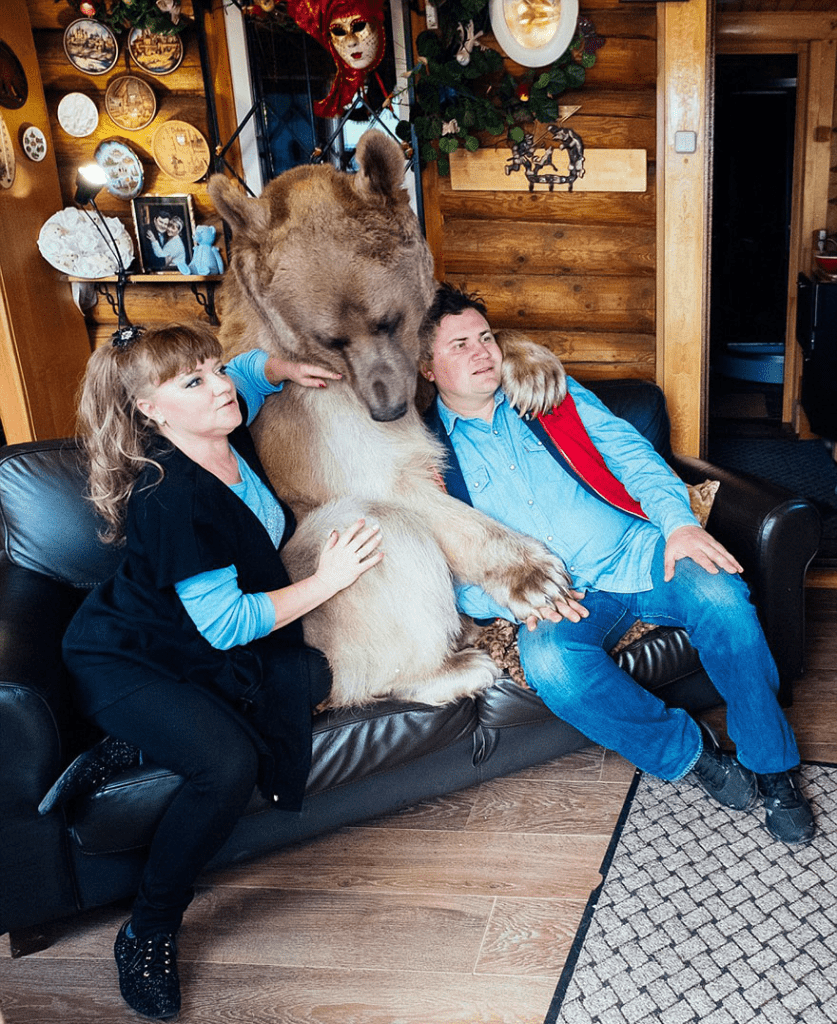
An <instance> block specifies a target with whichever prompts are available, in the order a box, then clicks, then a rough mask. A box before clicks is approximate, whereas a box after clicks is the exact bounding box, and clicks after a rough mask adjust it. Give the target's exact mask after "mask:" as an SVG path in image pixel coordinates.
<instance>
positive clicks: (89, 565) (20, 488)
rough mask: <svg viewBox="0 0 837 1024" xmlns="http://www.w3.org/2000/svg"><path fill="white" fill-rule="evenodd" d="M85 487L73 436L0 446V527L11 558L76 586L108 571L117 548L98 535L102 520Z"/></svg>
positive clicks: (113, 565) (116, 561)
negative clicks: (101, 539)
mask: <svg viewBox="0 0 837 1024" xmlns="http://www.w3.org/2000/svg"><path fill="white" fill-rule="evenodd" d="M85 491H86V478H85V471H84V468H83V465H82V463H81V460H80V452H79V448H78V445H77V443H76V442H75V441H74V440H57V441H33V442H31V443H28V444H14V445H7V446H6V447H4V448H0V528H2V531H3V549H4V551H5V554H6V556H7V557H8V558H9V559H10V561H12V562H14V563H15V564H16V565H19V566H22V567H23V568H26V569H32V570H33V571H35V572H40V573H43V574H44V575H46V576H52V577H53V578H55V579H59V580H62V581H63V582H65V583H69V584H71V585H72V586H75V587H86V588H89V587H92V586H94V585H95V584H96V583H100V582H101V581H102V580H104V579H107V577H108V576H110V575H112V573H113V572H114V570H115V569H116V567H117V565H118V564H119V561H120V559H121V557H122V556H121V552H120V549H119V548H114V547H113V546H112V545H108V544H103V543H102V542H101V541H100V540H99V539H98V536H97V532H98V530H99V527H100V525H101V523H100V520H99V519H98V518H97V516H96V513H95V512H94V510H93V506H92V505H91V504H90V503H89V502H88V501H87V500H86V499H85V497H84V494H85Z"/></svg>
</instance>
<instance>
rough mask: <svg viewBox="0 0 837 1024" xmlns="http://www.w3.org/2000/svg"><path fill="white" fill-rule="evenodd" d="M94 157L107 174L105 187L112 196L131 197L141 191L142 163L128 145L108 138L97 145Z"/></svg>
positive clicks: (119, 197) (118, 197)
mask: <svg viewBox="0 0 837 1024" xmlns="http://www.w3.org/2000/svg"><path fill="white" fill-rule="evenodd" d="M94 157H95V160H96V163H97V164H98V165H99V166H100V167H101V168H102V170H103V171H104V172H105V174H107V176H108V180H107V181H106V182H105V188H106V189H107V190H108V192H110V194H111V195H112V196H116V198H117V199H133V198H134V196H138V195H139V194H140V192H142V182H143V173H142V163H141V162H140V158H139V157H138V156H137V154H136V153H135V152H134V151H133V150H132V149H131V148H130V146H127V145H126V144H125V143H124V142H121V141H120V140H119V139H108V140H107V141H106V142H103V143H101V145H99V146H98V147H97V149H96V152H95V154H94Z"/></svg>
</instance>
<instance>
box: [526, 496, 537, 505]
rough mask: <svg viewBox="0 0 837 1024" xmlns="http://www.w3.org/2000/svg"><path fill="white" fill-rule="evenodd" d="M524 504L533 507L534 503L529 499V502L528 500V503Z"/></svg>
mask: <svg viewBox="0 0 837 1024" xmlns="http://www.w3.org/2000/svg"><path fill="white" fill-rule="evenodd" d="M526 504H527V505H534V504H535V503H534V501H532V499H531V498H530V499H529V500H528V501H527V502H526Z"/></svg>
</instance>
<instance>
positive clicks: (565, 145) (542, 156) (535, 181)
mask: <svg viewBox="0 0 837 1024" xmlns="http://www.w3.org/2000/svg"><path fill="white" fill-rule="evenodd" d="M547 131H548V132H549V134H550V135H551V136H552V138H553V139H554V140H555V141H556V142H557V143H558V145H557V146H551V145H547V146H543V147H541V148H539V147H538V146H537V145H536V143H535V136H534V134H533V133H532V132H526V134H525V135H524V137H523V139H522V141H521V142H515V143H512V148H511V150H512V155H511V156H510V157H509V158H508V159H507V161H506V167H505V170H506V174H516V173H517V172H518V171H521V170H522V171H523V174H524V176H525V177H526V180H527V181H528V182H529V191H530V192H534V190H535V185H547V186H548V187H549V191H550V192H552V190H553V189H554V188H555V186H556V185H568V186H569V187H568V189H567V191H569V192H572V190H573V183H574V182H575V181H576V179H577V178H583V177H584V143H583V142H582V140H581V136H580V135H578V133H577V132H574V131H573V130H572V129H571V128H560V127H559V126H558V125H557V124H551V125H548V126H547ZM556 149H558V150H566V152H567V156H568V158H569V167H568V170H567V173H566V174H563V173H561V172H560V171H559V170H558V168H557V167H556V166H555V164H554V163H553V157H554V155H555V150H556ZM547 168H552V170H551V171H548V170H547Z"/></svg>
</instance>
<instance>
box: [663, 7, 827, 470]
mask: <svg viewBox="0 0 837 1024" xmlns="http://www.w3.org/2000/svg"><path fill="white" fill-rule="evenodd" d="M714 6H715V5H714V0H692V2H691V3H689V4H659V5H658V7H657V106H658V111H657V132H658V144H657V195H658V200H657V381H658V383H659V384H660V386H661V387H662V388H663V390H664V391H665V393H666V397H667V399H668V403H669V410H670V413H671V419H672V443H673V444H674V446H675V448H676V450H677V451H680V452H683V453H684V454H688V455H703V454H705V451H706V440H707V426H708V376H709V329H708V328H709V314H710V310H709V279H710V274H709V259H710V243H711V232H710V223H711V220H710V218H711V181H712V175H711V160H712V126H713V114H714V58H715V53H716V51H717V52H721V53H770V52H772V53H782V52H784V53H788V52H792V53H797V54H798V55H799V74H798V83H799V84H798V87H797V104H798V105H797V136H796V140H795V157H794V160H795V169H794V205H793V210H792V224H791V254H790V255H791V259H790V268H789V274H788V313H787V321H786V358H785V388H784V391H785V403H784V407H783V419H784V420H785V421H786V422H789V423H791V424H792V425H793V427H794V429H795V430H797V431H799V432H801V433H803V434H804V432H805V431H806V429H807V422H806V420H805V417H804V414H803V413H802V411H801V409H800V407H799V375H800V371H801V359H800V354H799V352H798V348H797V346H796V342H795V321H796V276H797V273H798V272H799V271H800V270H803V271H810V269H811V255H810V253H811V248H812V236H813V232H814V231H815V230H816V229H817V228H819V227H822V226H823V225H824V224H825V223H826V213H827V210H828V206H827V203H828V178H829V167H830V156H831V128H832V117H833V103H834V86H835V63H837V61H836V60H835V58H836V57H837V17H835V15H833V14H827V13H819V12H814V13H780V12H761V13H757V14H756V13H742V12H730V13H725V14H720V15H718V17H717V23H716V19H715V16H714ZM681 131H687V132H694V133H695V137H696V148H695V151H694V152H693V153H689V154H684V153H678V152H677V150H676V148H675V133H676V132H681Z"/></svg>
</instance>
